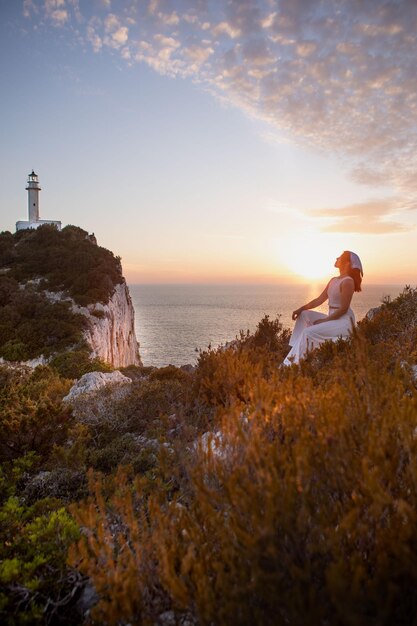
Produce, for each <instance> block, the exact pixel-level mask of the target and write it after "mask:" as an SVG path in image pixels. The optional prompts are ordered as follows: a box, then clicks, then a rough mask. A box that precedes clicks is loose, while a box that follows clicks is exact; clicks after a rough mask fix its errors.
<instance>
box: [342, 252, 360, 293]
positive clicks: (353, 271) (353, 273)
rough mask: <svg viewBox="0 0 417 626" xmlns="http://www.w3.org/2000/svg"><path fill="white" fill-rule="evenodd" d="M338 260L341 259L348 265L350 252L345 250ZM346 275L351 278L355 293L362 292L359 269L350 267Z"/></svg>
mask: <svg viewBox="0 0 417 626" xmlns="http://www.w3.org/2000/svg"><path fill="white" fill-rule="evenodd" d="M340 258H341V259H343V261H344V262H345V263H346V262H347V263H349V264H350V252H349V251H348V250H345V251H344V252H343V254H342V255H341V257H340ZM348 274H349V276H350V277H351V278H353V282H354V283H355V291H362V289H361V283H362V276H361V271H360V269H358V268H356V267H355V268H352V267H351V268H350V269H349V272H348Z"/></svg>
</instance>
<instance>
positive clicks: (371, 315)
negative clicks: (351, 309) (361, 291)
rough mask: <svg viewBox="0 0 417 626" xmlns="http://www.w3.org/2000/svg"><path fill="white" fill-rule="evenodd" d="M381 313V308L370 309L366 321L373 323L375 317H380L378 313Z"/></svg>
mask: <svg viewBox="0 0 417 626" xmlns="http://www.w3.org/2000/svg"><path fill="white" fill-rule="evenodd" d="M380 311H381V307H380V306H376V307H374V308H373V309H369V311H368V313H367V314H366V315H365V317H366V319H367V320H369V321H371V320H373V319H374V317H375V316H376V315H378V313H379V312H380Z"/></svg>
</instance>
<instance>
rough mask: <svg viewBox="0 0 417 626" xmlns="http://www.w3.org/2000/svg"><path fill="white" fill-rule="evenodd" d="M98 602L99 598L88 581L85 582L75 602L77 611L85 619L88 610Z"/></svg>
mask: <svg viewBox="0 0 417 626" xmlns="http://www.w3.org/2000/svg"><path fill="white" fill-rule="evenodd" d="M99 600H100V596H99V595H98V593H97V591H96V590H95V588H94V585H93V584H92V582H91V581H90V580H87V582H86V584H85V586H84V588H83V590H82V592H81V595H80V597H79V599H78V601H77V609H78V610H79V611H80V612H81V613H82V614H83V615H84V617H86V616H87V615H88V614H89V612H90V610H91V609H92V608H93V606H94V605H95V604H97V602H98V601H99Z"/></svg>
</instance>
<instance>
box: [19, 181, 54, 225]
mask: <svg viewBox="0 0 417 626" xmlns="http://www.w3.org/2000/svg"><path fill="white" fill-rule="evenodd" d="M40 190H41V188H40V186H39V180H38V175H37V174H35V172H34V171H33V170H32V173H31V174H29V178H28V186H27V187H26V191H27V192H28V217H29V220H28V221H27V222H26V221H22V220H21V221H19V222H16V230H24V229H25V228H38V227H39V226H42V224H53V225H54V226H56V227H57V229H58V230H61V222H58V221H56V220H40V219H39V192H40Z"/></svg>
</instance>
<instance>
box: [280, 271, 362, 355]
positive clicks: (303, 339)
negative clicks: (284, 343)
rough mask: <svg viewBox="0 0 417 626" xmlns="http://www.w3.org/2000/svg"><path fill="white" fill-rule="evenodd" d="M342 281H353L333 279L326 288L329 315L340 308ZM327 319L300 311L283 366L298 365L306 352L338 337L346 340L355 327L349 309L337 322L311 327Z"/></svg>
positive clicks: (321, 315) (348, 277)
mask: <svg viewBox="0 0 417 626" xmlns="http://www.w3.org/2000/svg"><path fill="white" fill-rule="evenodd" d="M344 280H353V279H352V278H351V277H350V276H343V278H340V277H335V278H332V279H331V281H330V282H329V285H328V288H327V296H328V298H329V315H331V314H332V313H333V312H334V310H335V309H338V308H340V305H341V293H340V287H341V285H342V282H343V281H344ZM324 317H327V315H324V313H319V312H318V311H302V312H301V313H300V315H299V316H298V317H297V321H296V322H295V326H294V330H293V331H292V335H291V337H290V346H291V350H290V352H289V353H288V354H287V356H286V358H285V360H284V365H291V363H299V361H300V359H302V358H303V357H304V356H305V355H306V354H307V352H310V350H313V349H314V348H317V347H318V346H319V345H320V344H322V343H323V342H325V341H337V340H338V339H339V338H340V337H343V338H344V339H346V338H347V337H348V336H349V334H350V332H351V330H352V328H353V327H354V325H355V315H354V313H353V311H352V309H351V308H350V307H349V309H348V310H347V311H346V313H344V314H343V315H342V316H341V317H339V318H338V319H337V320H330V321H329V322H323V323H322V324H317V326H313V325H312V324H313V322H314V321H315V320H318V319H322V318H324Z"/></svg>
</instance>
